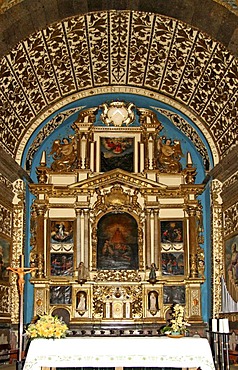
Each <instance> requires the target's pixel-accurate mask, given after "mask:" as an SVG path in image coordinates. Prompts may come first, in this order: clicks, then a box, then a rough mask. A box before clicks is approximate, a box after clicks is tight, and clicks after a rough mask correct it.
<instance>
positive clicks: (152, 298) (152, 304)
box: [148, 290, 159, 315]
mask: <svg viewBox="0 0 238 370" xmlns="http://www.w3.org/2000/svg"><path fill="white" fill-rule="evenodd" d="M148 300H149V302H148V306H149V311H150V313H151V314H152V315H155V314H156V313H157V311H158V310H159V304H158V293H157V292H156V291H154V290H152V291H151V292H149V295H148Z"/></svg>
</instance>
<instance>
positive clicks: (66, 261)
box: [49, 220, 74, 276]
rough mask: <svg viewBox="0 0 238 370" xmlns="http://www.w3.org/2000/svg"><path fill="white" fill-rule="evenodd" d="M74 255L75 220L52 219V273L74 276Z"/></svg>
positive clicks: (53, 274) (54, 274) (52, 274)
mask: <svg viewBox="0 0 238 370" xmlns="http://www.w3.org/2000/svg"><path fill="white" fill-rule="evenodd" d="M73 256H74V221H71V220H50V267H49V268H50V271H49V273H50V275H51V276H72V275H73V272H74V258H73Z"/></svg>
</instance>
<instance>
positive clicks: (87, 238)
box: [83, 209, 89, 266]
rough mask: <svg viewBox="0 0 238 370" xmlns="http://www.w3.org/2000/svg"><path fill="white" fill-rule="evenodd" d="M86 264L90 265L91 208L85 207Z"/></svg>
mask: <svg viewBox="0 0 238 370" xmlns="http://www.w3.org/2000/svg"><path fill="white" fill-rule="evenodd" d="M83 212H84V264H85V266H89V247H88V246H89V210H88V209H84V211H83Z"/></svg>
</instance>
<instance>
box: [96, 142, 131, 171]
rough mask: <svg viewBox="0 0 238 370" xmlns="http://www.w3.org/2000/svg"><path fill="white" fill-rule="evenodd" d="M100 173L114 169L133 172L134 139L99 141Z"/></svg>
mask: <svg viewBox="0 0 238 370" xmlns="http://www.w3.org/2000/svg"><path fill="white" fill-rule="evenodd" d="M100 152H101V172H107V171H110V170H113V169H116V168H120V169H122V170H125V171H128V172H133V171H134V139H133V138H125V137H103V138H101V140H100Z"/></svg>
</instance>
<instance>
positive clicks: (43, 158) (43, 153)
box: [40, 150, 46, 166]
mask: <svg viewBox="0 0 238 370" xmlns="http://www.w3.org/2000/svg"><path fill="white" fill-rule="evenodd" d="M40 164H41V166H45V165H46V152H45V150H43V152H42V155H41V160H40Z"/></svg>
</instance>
